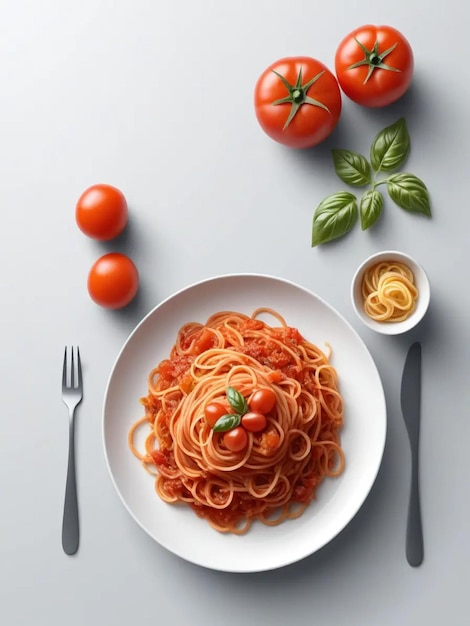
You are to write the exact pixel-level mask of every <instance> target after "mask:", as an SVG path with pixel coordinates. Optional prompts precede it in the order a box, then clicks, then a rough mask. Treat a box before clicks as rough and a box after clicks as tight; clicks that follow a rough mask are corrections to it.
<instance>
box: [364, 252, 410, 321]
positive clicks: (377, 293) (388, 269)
mask: <svg viewBox="0 0 470 626" xmlns="http://www.w3.org/2000/svg"><path fill="white" fill-rule="evenodd" d="M361 290H362V297H363V300H364V311H365V313H366V314H367V315H368V316H369V317H370V318H371V319H373V320H375V321H377V322H401V321H403V320H406V319H407V318H408V317H409V316H410V315H411V313H413V311H414V310H415V308H416V302H417V300H418V290H417V288H416V285H415V281H414V276H413V272H412V271H411V270H410V268H409V267H408V266H407V265H405V264H404V263H401V262H399V261H390V262H386V261H382V262H380V263H376V264H375V265H372V266H371V267H370V268H368V269H367V270H366V272H365V274H364V277H363V279H362V285H361Z"/></svg>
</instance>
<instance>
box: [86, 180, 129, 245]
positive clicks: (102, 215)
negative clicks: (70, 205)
mask: <svg viewBox="0 0 470 626" xmlns="http://www.w3.org/2000/svg"><path fill="white" fill-rule="evenodd" d="M127 218H128V209H127V202H126V198H125V197H124V194H123V193H122V192H121V191H120V190H119V189H117V188H116V187H112V186H111V185H93V186H92V187H89V188H88V189H86V190H85V191H84V192H83V193H82V195H81V196H80V198H79V199H78V202H77V206H76V207H75V219H76V222H77V225H78V227H79V228H80V230H81V231H82V232H83V233H85V235H88V237H92V238H93V239H98V240H100V241H109V240H110V239H114V237H117V236H118V235H119V234H121V233H122V231H123V230H124V228H125V226H126V224H127Z"/></svg>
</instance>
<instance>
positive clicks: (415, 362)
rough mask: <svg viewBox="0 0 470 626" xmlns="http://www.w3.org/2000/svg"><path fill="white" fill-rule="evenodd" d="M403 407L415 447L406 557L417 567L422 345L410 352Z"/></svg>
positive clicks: (420, 543)
mask: <svg viewBox="0 0 470 626" xmlns="http://www.w3.org/2000/svg"><path fill="white" fill-rule="evenodd" d="M401 410H402V413H403V419H404V420H405V424H406V428H407V430H408V437H409V440H410V447H411V489H410V500H409V504H408V520H407V528H406V558H407V561H408V563H409V564H410V565H411V566H413V567H417V566H418V565H421V563H422V562H423V556H424V547H423V530H422V524H421V508H420V497H419V422H420V417H421V344H420V343H419V342H416V343H414V344H413V345H412V346H411V347H410V349H409V351H408V354H407V357H406V360H405V367H404V368H403V377H402V381H401Z"/></svg>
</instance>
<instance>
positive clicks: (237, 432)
mask: <svg viewBox="0 0 470 626" xmlns="http://www.w3.org/2000/svg"><path fill="white" fill-rule="evenodd" d="M224 444H225V447H226V448H228V449H229V450H231V451H232V452H241V451H242V450H244V449H245V448H246V446H247V445H248V435H247V433H246V430H245V429H244V428H242V427H241V426H237V427H236V428H232V430H228V431H227V432H226V433H224Z"/></svg>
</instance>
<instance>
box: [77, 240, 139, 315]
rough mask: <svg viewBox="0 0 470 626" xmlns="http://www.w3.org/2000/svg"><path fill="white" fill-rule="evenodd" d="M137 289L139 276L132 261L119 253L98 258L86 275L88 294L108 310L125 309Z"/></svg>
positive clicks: (111, 253)
mask: <svg viewBox="0 0 470 626" xmlns="http://www.w3.org/2000/svg"><path fill="white" fill-rule="evenodd" d="M138 288H139V274H138V271H137V268H136V266H135V265H134V263H133V261H132V260H131V259H130V258H129V257H128V256H126V255H125V254H121V253H119V252H110V253H108V254H105V255H103V256H102V257H100V258H99V259H98V260H97V261H95V263H94V264H93V265H92V267H91V269H90V271H89V273H88V292H89V294H90V296H91V298H92V299H93V300H94V301H95V302H96V303H97V304H99V305H100V306H103V307H105V308H108V309H121V308H123V307H125V306H126V305H127V304H129V302H131V300H132V299H133V298H134V296H135V295H136V294H137V291H138Z"/></svg>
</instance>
